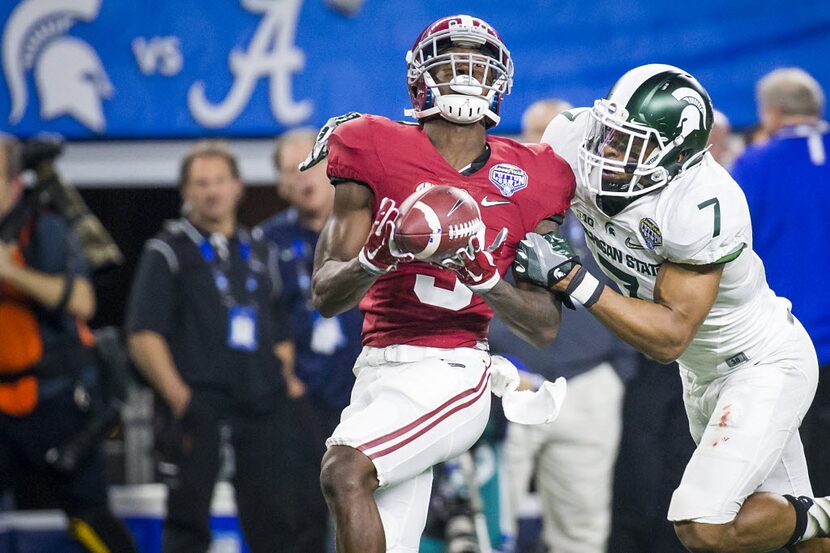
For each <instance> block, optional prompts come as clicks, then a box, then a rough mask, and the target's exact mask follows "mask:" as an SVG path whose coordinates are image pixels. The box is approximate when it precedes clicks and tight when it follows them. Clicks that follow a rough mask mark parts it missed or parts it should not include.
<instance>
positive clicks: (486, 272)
mask: <svg viewBox="0 0 830 553" xmlns="http://www.w3.org/2000/svg"><path fill="white" fill-rule="evenodd" d="M506 239H507V229H506V228H503V229H501V231H500V232H499V233H498V235H496V238H495V240H493V243H492V244H490V245H489V246H488V247H487V248H485V247H484V244H483V243H482V239H481V237H480V236H479V235H478V234H474V235H473V236H471V237H470V241H469V243H468V244H467V247H466V248H461V249H459V250H458V251H457V252H456V254H455V255H454V256H453V257H450V258H447V259H445V260H443V261H442V262H441V266H442V267H444V268H445V269H450V270H452V271H455V274H456V275H457V276H458V280H460V281H461V283H462V284H464V285H465V286H466V287H467V288H469V289H470V290H472V291H473V292H475V293H477V294H485V293H487V292H489V291H490V290H492V289H493V287H494V286H495V285H496V284H498V282H499V280H501V275H500V274H499V270H498V267H496V261H495V257H496V256H497V255H498V252H499V250H500V249H501V248H502V246H504V241H505V240H506Z"/></svg>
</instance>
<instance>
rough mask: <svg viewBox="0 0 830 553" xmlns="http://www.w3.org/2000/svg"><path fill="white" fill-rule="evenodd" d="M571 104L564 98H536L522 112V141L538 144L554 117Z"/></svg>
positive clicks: (569, 107) (570, 106)
mask: <svg viewBox="0 0 830 553" xmlns="http://www.w3.org/2000/svg"><path fill="white" fill-rule="evenodd" d="M572 107H573V106H572V105H571V104H570V103H569V102H566V101H565V100H559V99H557V98H551V99H548V100H537V101H535V102H533V103H532V104H530V107H528V108H527V109H526V110H525V111H524V113H522V141H523V142H529V143H533V144H538V143H539V141H540V140H542V135H543V134H545V129H546V128H547V127H548V123H550V122H551V121H552V120H553V118H554V117H556V116H557V115H559V114H560V113H562V112H563V111H565V110H568V109H571V108H572Z"/></svg>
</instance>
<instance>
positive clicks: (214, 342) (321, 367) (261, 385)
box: [0, 68, 830, 553]
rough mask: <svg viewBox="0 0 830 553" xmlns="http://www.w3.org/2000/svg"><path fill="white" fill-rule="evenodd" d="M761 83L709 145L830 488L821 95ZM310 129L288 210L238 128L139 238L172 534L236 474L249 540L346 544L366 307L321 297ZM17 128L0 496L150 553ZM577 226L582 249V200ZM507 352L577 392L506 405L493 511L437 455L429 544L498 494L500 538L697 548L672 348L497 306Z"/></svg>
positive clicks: (459, 537) (51, 221)
mask: <svg viewBox="0 0 830 553" xmlns="http://www.w3.org/2000/svg"><path fill="white" fill-rule="evenodd" d="M756 90H757V109H758V116H759V121H760V124H759V126H758V127H757V128H756V129H741V132H735V130H733V129H731V127H730V123H729V119H728V114H724V113H721V112H717V113H716V114H715V118H714V128H713V130H712V133H711V136H710V149H709V153H710V154H711V155H712V156H713V157H714V158H715V159H716V160H717V161H718V162H719V163H720V164H721V165H723V166H724V167H725V168H727V169H728V170H729V171H730V173H731V174H732V176H733V178H734V179H735V180H736V181H737V182H738V184H739V185H740V186H741V187H742V189H743V191H744V194H745V196H746V199H747V202H748V205H749V207H750V212H751V215H752V220H753V241H754V244H753V247H754V249H755V251H756V252H757V253H758V255H759V256H760V257H761V258H762V259H763V261H764V264H765V266H766V270H767V279H768V281H769V283H770V286H771V288H772V289H773V290H774V291H775V292H776V293H777V294H779V295H781V296H784V297H786V298H788V299H789V300H790V301H791V302H792V304H793V313H795V314H796V315H797V316H798V318H799V319H800V320H801V321H802V322H803V324H804V326H805V327H806V328H807V330H808V331H809V333H810V335H811V337H812V339H813V342H814V343H815V346H816V349H817V351H818V355H819V364H820V366H821V379H820V381H819V388H818V392H817V394H816V399H815V401H814V403H813V406H812V408H811V410H810V412H809V414H808V415H807V418H806V419H805V420H804V422H803V425H802V437H803V440H804V442H805V444H804V445H805V450H806V453H807V460H808V465H809V466H810V468H811V470H814V471H815V472H812V473H811V475H810V476H811V479H812V484H813V487H814V491H815V492H816V495H818V496H824V495H828V494H830V476H828V475H827V474H826V473H825V472H823V471H822V470H821V469H822V468H823V467H827V466H829V463H830V459H828V455H830V453H828V448H827V447H826V436H827V434H828V432H830V384H828V376H827V372H828V370H830V317H828V315H827V314H828V313H830V295H828V294H826V293H824V292H823V281H824V278H825V276H826V275H828V274H830V250H828V246H827V240H826V239H825V238H824V233H825V232H824V231H825V226H826V225H825V220H826V218H827V217H826V216H827V214H828V213H830V211H828V207H827V206H828V205H830V163H828V159H827V152H828V151H830V128H829V127H828V123H827V122H826V121H825V120H824V119H823V115H824V105H825V101H824V100H825V99H824V92H823V91H822V89H821V87H820V86H819V84H818V83H817V82H816V81H815V80H814V79H813V78H812V77H811V76H810V75H808V74H807V73H805V72H804V71H802V70H800V69H796V68H788V69H778V70H776V71H773V72H771V73H769V74H768V75H766V76H765V77H764V78H763V79H761V80H760V81H759V82H758V83H757V88H756ZM715 102H716V103H717V98H715ZM569 107H570V104H569V103H568V102H567V101H565V100H561V99H550V100H541V101H538V102H536V103H534V104H533V105H531V106H530V107H529V108H528V109H527V110H526V112H525V114H524V117H523V118H522V127H523V134H522V136H521V140H522V141H525V142H538V141H539V140H540V138H541V136H542V133H543V132H544V129H545V128H546V126H547V124H548V123H549V122H550V121H551V120H552V119H553V118H554V117H555V116H556V115H557V114H558V113H560V112H562V111H564V110H566V109H568V108H569ZM315 137H316V131H314V130H310V129H299V130H293V131H290V132H287V133H285V134H284V135H282V136H280V137H279V138H278V139H277V140H276V142H275V144H274V148H273V166H274V170H275V175H276V177H275V181H276V183H275V193H276V194H277V195H278V196H279V197H280V198H281V200H282V201H283V202H285V203H286V204H287V205H288V208H287V209H285V210H283V211H281V212H279V213H276V214H274V215H273V216H272V217H271V218H269V219H267V220H266V221H264V222H262V223H261V224H260V225H259V226H257V227H255V228H251V229H249V228H246V227H244V226H243V225H241V224H240V222H239V218H238V207H239V205H240V202H241V200H242V198H243V195H244V184H243V183H242V181H241V179H240V171H239V167H238V166H237V161H236V158H235V157H234V154H233V153H232V152H231V150H230V149H229V148H228V146H227V145H226V144H224V143H222V142H217V141H206V142H200V143H198V144H196V145H195V146H194V147H193V149H192V150H191V151H190V152H189V153H188V154H187V156H186V157H185V158H184V159H182V161H181V166H180V173H179V175H178V187H179V191H180V194H181V200H182V208H181V217H180V218H178V219H175V220H171V221H168V222H166V223H165V224H164V225H163V227H162V228H160V229H159V230H158V234H157V235H156V236H154V237H153V238H151V239H150V240H148V241H147V242H146V244H145V246H144V250H143V252H142V254H141V258H140V261H139V264H138V269H137V270H136V272H135V275H134V276H133V279H132V285H131V293H130V298H129V302H128V305H127V315H126V320H125V321H124V343H125V344H126V345H125V348H126V349H127V350H128V352H129V355H130V358H131V359H132V362H133V363H134V366H135V367H136V368H137V372H136V373H135V376H136V377H137V378H138V380H140V381H141V382H142V384H141V385H146V386H150V387H152V389H153V390H154V391H155V397H156V402H155V421H156V422H155V426H156V431H157V433H156V437H155V440H154V442H155V444H154V450H155V453H154V460H155V461H156V467H157V469H156V474H155V478H154V480H155V481H157V482H162V483H164V484H165V485H166V487H167V490H168V495H167V506H166V519H165V526H164V537H163V542H164V551H168V552H172V553H178V552H194V553H195V552H205V551H207V550H208V548H209V547H210V544H211V539H212V534H211V528H210V509H211V499H212V497H213V490H214V485H215V484H216V483H217V482H218V481H222V480H224V481H229V482H230V483H232V485H233V486H234V489H235V500H236V507H237V513H238V517H239V521H240V526H241V528H242V531H243V534H244V536H245V540H246V542H247V545H248V547H250V549H251V551H254V552H259V551H283V552H288V553H293V552H298V553H299V552H302V553H320V552H324V551H329V550H331V548H332V543H333V538H332V537H331V531H330V522H329V518H328V514H327V510H326V504H325V502H324V499H323V495H322V493H321V491H320V485H319V467H320V460H321V459H322V457H323V454H324V451H325V446H324V442H325V439H326V438H327V437H328V436H330V435H331V434H332V431H333V430H334V428H335V426H336V425H337V423H338V421H339V416H340V412H341V410H342V409H343V408H344V407H345V406H346V405H347V404H348V402H349V397H350V392H351V387H352V384H353V383H354V376H353V375H352V372H351V368H352V365H353V364H354V360H355V359H356V358H357V356H358V354H359V353H360V349H361V340H360V332H361V326H362V316H361V314H360V312H359V311H358V310H357V309H353V310H351V311H348V312H346V313H342V314H340V315H337V316H335V317H331V318H324V317H322V316H321V315H320V314H319V313H317V312H316V311H315V309H314V306H313V304H312V302H311V275H312V267H313V261H314V251H315V246H316V244H317V240H318V237H319V236H320V233H321V231H322V230H323V227H324V225H325V224H326V221H327V219H328V217H329V215H330V213H331V210H332V206H333V199H334V187H332V186H331V185H330V183H329V180H328V177H327V176H326V169H325V163H321V164H320V165H318V166H316V167H314V168H313V169H311V170H309V171H305V172H302V173H301V172H299V170H298V169H297V166H298V165H299V163H300V162H301V161H302V160H303V159H304V158H305V157H306V155H307V153H308V152H309V151H310V150H311V148H312V146H313V145H314V141H315ZM0 146H2V147H0V493H2V492H6V493H5V496H2V500H0V508H5V509H9V510H11V509H16V510H24V509H43V508H58V509H61V510H63V511H64V512H65V513H66V515H67V518H68V520H69V521H70V530H71V533H72V535H73V536H74V538H75V539H76V540H77V541H78V542H79V543H80V544H81V545H82V546H83V547H84V548H85V549H86V550H88V551H96V552H98V551H118V552H121V551H136V550H138V549H137V548H136V545H135V544H134V543H133V541H132V539H131V537H130V534H129V532H128V530H127V529H126V527H125V526H124V525H123V524H122V522H121V521H119V520H118V519H117V517H116V516H115V515H114V514H113V512H112V511H111V510H110V508H109V507H108V504H107V482H106V480H105V474H106V470H105V469H104V464H105V457H104V455H103V451H102V449H101V439H102V438H103V436H104V435H106V433H107V432H108V431H109V430H111V426H110V425H108V424H104V423H102V422H101V421H102V420H104V418H105V417H104V415H105V414H106V413H109V411H108V407H111V406H112V405H115V406H116V407H119V406H120V405H121V404H120V403H119V402H123V399H124V398H123V396H121V395H119V394H117V393H116V394H113V393H112V392H111V388H112V386H108V385H107V381H108V379H111V377H110V376H108V375H109V374H110V373H111V372H112V371H114V370H115V369H112V368H111V367H112V363H111V362H109V361H108V360H107V358H106V356H105V355H102V354H101V351H100V350H101V349H102V348H101V347H100V345H101V343H102V342H104V341H105V340H103V339H100V338H99V339H98V340H97V341H96V336H95V335H94V334H93V333H92V332H91V331H90V330H89V328H88V327H87V326H86V322H87V321H89V320H90V319H91V318H92V317H93V315H94V312H95V293H94V289H93V287H92V285H91V282H90V267H89V258H88V256H87V255H85V252H84V249H83V246H82V244H81V243H80V242H79V240H78V238H77V236H76V233H75V232H74V231H75V230H76V227H77V225H76V221H75V220H74V219H73V218H72V217H71V216H69V215H67V214H66V213H62V212H60V211H58V210H55V209H53V208H52V207H51V206H49V205H45V204H44V203H43V202H40V201H39V199H38V198H36V197H35V196H36V195H35V194H33V193H29V194H26V193H24V187H23V185H22V179H21V174H22V172H23V164H24V160H23V157H22V153H21V151H20V145H19V143H18V142H17V141H16V140H15V139H14V138H13V137H10V136H4V137H2V138H0ZM34 168H35V169H38V166H37V165H35V166H34ZM41 169H42V167H41V168H40V169H38V170H39V171H41ZM41 177H42V174H41V173H40V172H39V173H38V178H41ZM173 177H174V175H171V178H173ZM561 232H563V233H564V234H566V235H567V237H568V239H569V240H570V241H571V243H572V244H574V245H575V247H576V249H577V250H580V249H581V250H584V249H585V247H586V246H585V238H584V235H583V233H582V229H581V226H580V225H579V224H578V223H577V221H576V220H575V219H574V218H573V217H572V216H571V215H568V217H567V218H566V221H565V223H564V225H563V228H562V230H561ZM581 258H582V259H583V261H584V262H586V263H590V262H591V256H590V255H587V254H583V255H582V256H581ZM593 273H594V274H601V271H600V270H599V269H597V270H595V271H593ZM226 309H227V310H229V311H228V312H229V316H228V317H227V319H228V320H226V317H225V315H224V312H225V310H226ZM490 348H491V351H492V352H494V353H498V354H501V355H504V356H506V357H508V358H509V359H510V360H511V361H513V363H514V364H515V365H516V366H518V367H519V368H520V370H521V375H522V384H521V386H522V387H523V389H537V388H538V387H539V385H540V384H541V382H543V381H545V380H548V381H554V380H555V379H556V378H558V377H560V376H565V377H566V378H567V379H568V382H569V384H568V390H569V391H568V400H567V402H566V404H565V406H564V408H563V410H562V412H561V413H560V416H559V418H558V420H557V421H555V422H553V423H550V424H547V425H539V426H523V425H518V424H513V423H507V422H506V421H504V420H500V419H499V417H500V410H499V409H494V410H493V417H492V420H491V423H490V425H491V429H490V431H488V432H487V433H485V437H484V438H482V440H485V441H488V442H489V443H490V444H491V446H492V447H491V449H492V450H493V451H496V452H497V454H496V455H495V458H496V459H497V461H495V462H496V464H497V467H496V469H494V472H495V473H497V474H498V479H499V480H500V482H499V485H498V490H499V491H498V492H497V493H495V494H493V495H492V496H487V495H485V497H484V499H483V502H484V505H483V506H481V505H477V501H476V500H477V499H478V500H480V499H481V497H480V495H481V494H480V493H479V490H475V492H474V493H471V490H470V489H469V486H466V487H465V486H464V485H455V484H454V482H455V481H454V480H453V479H457V477H458V472H459V468H458V467H457V466H452V465H450V466H447V467H444V469H442V471H443V475H444V477H443V478H441V477H439V478H437V479H436V484H435V486H434V490H435V497H434V498H433V505H434V509H433V511H434V512H433V513H432V515H431V520H430V524H429V525H428V534H429V535H430V538H432V541H433V542H435V543H436V544H442V543H443V545H434V547H436V548H437V549H435V550H436V551H438V550H441V549H440V548H442V547H445V548H446V550H447V551H451V552H455V553H460V552H464V551H479V550H481V549H480V547H481V544H480V543H477V542H478V541H480V539H477V537H476V535H475V531H474V530H472V529H470V528H472V527H470V528H468V529H467V530H465V531H459V530H458V528H457V527H456V526H454V525H453V524H452V523H451V522H452V520H453V519H454V518H455V517H458V516H461V517H465V516H471V515H472V514H473V513H474V512H479V511H481V512H483V513H484V514H485V515H487V516H486V520H487V524H488V525H489V530H490V536H491V537H488V541H493V542H494V543H493V545H494V547H496V548H497V549H498V550H501V551H505V552H506V551H515V552H542V551H548V552H551V553H600V552H605V551H607V552H609V553H628V552H631V553H635V552H636V553H650V552H653V553H671V552H674V551H677V552H681V551H683V550H684V549H683V547H682V546H681V545H680V543H679V541H678V540H677V538H676V536H675V535H674V531H673V529H672V527H671V524H670V523H669V522H668V521H667V520H666V518H665V515H666V511H667V508H668V502H669V499H670V497H671V493H672V490H673V489H674V488H675V487H676V486H677V483H678V482H679V480H680V478H681V476H682V471H683V467H684V466H685V464H686V461H687V460H688V458H689V456H690V455H691V453H692V451H693V449H694V444H693V442H692V440H691V439H690V437H689V433H688V423H687V422H686V419H685V416H684V412H683V403H682V397H681V394H682V392H681V387H680V381H679V380H678V379H677V377H676V372H677V369H676V366H675V367H672V366H664V365H659V364H657V363H655V362H654V361H651V360H649V359H647V358H646V357H644V356H643V355H641V354H639V353H637V352H635V351H634V350H632V349H630V348H629V347H627V346H625V345H624V344H623V343H622V342H620V341H619V340H618V339H617V338H615V337H614V336H613V335H612V334H611V333H610V332H609V331H607V330H606V329H605V328H604V327H602V326H601V325H600V324H599V323H598V322H597V320H596V319H595V318H593V317H591V316H589V315H588V313H587V311H586V310H584V309H582V308H578V309H577V310H576V311H573V312H569V313H568V314H567V315H566V316H565V319H564V322H563V326H562V331H561V332H560V335H559V337H558V338H557V339H556V340H555V341H554V343H553V344H552V345H550V346H548V347H546V348H543V349H535V348H532V347H530V346H528V345H526V344H524V343H522V342H521V341H520V340H519V339H518V338H516V337H515V336H514V335H512V334H511V333H510V331H509V330H508V329H507V328H506V326H505V325H504V324H502V323H501V322H500V321H498V320H494V321H493V324H492V325H491V329H490ZM116 364H117V363H116ZM107 421H108V419H107ZM96 425H97V426H96ZM99 427H100V428H99ZM69 446H72V447H74V449H72V447H69ZM67 455H68V456H69V457H68V458H67ZM474 457H475V458H476V459H478V460H479V462H480V458H479V457H476V456H474ZM460 470H461V472H463V471H464V470H467V471H469V470H470V469H469V467H465V466H462V467H461V469H460ZM479 472H480V473H481V471H479ZM469 481H470V480H469V479H468V480H467V482H468V483H469ZM35 490H38V493H35ZM479 538H480V536H479ZM427 547H430V546H429V545H424V548H425V549H424V550H426V548H427Z"/></svg>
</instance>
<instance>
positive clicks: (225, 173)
mask: <svg viewBox="0 0 830 553" xmlns="http://www.w3.org/2000/svg"><path fill="white" fill-rule="evenodd" d="M179 187H180V191H181V195H182V199H183V200H184V205H185V208H184V211H185V213H186V216H185V217H183V218H181V219H179V220H175V221H169V222H168V223H166V224H165V226H164V229H163V230H162V231H161V232H160V233H159V234H158V235H156V237H155V238H153V239H151V240H148V241H147V243H146V245H145V248H144V252H143V253H142V256H141V259H140V262H139V266H138V269H137V272H136V276H135V280H134V282H133V287H132V291H131V294H130V299H129V305H128V314H127V331H128V333H129V346H130V352H131V354H132V357H133V360H134V361H135V363H136V365H138V367H139V369H140V370H141V372H142V373H143V374H144V376H145V377H146V378H147V380H148V381H149V382H150V383H151V384H152V385H153V387H155V389H156V391H157V392H158V393H159V395H160V396H161V397H162V398H163V399H164V401H165V403H166V405H167V407H168V409H167V411H168V415H169V416H168V417H167V419H168V420H167V422H168V424H167V425H166V426H167V428H165V431H164V434H163V441H162V444H161V445H162V455H163V461H164V462H163V463H160V464H159V470H160V472H161V473H162V476H163V478H164V480H165V481H166V483H167V484H168V498H167V519H166V520H165V528H164V538H163V541H164V551H165V552H166V553H204V552H205V551H207V550H208V547H209V546H210V542H211V531H210V505H211V499H212V496H213V488H214V484H215V482H216V480H217V476H218V474H219V471H220V468H221V456H220V449H221V448H222V437H223V435H227V434H228V431H229V434H230V437H229V442H230V444H231V445H232V446H233V451H234V454H235V457H234V460H235V467H236V470H235V474H234V475H233V485H234V488H235V491H236V506H237V512H238V514H239V520H240V524H241V527H242V530H243V533H244V535H245V538H246V541H247V543H248V545H249V546H250V549H251V551H252V552H254V553H273V552H274V551H281V552H283V551H284V552H293V551H294V550H293V549H292V546H291V543H292V542H291V540H292V538H293V534H294V529H293V528H292V527H291V525H290V517H289V513H290V507H291V506H290V505H289V504H288V503H287V502H286V500H285V497H286V496H287V491H288V489H289V488H288V484H289V478H288V477H287V475H289V474H290V473H291V470H292V469H293V467H292V466H291V459H290V458H289V457H288V455H287V451H286V447H285V444H284V439H285V436H286V435H288V433H289V431H290V428H289V427H290V424H291V423H290V418H289V414H290V409H289V404H288V401H287V399H286V395H285V385H284V383H283V378H282V375H281V373H280V363H279V361H278V360H277V358H276V357H275V355H274V351H273V348H274V346H275V344H276V343H278V342H279V341H282V340H284V339H285V336H284V335H283V334H282V333H283V332H285V329H286V323H285V320H284V316H283V315H282V314H281V312H280V310H279V302H278V301H277V295H278V293H279V288H280V285H279V282H280V279H279V274H278V271H277V268H276V261H275V260H274V259H273V258H272V256H271V255H270V250H269V248H268V245H267V243H266V242H265V240H264V238H263V237H262V235H261V233H257V232H254V233H249V232H248V231H247V230H246V229H245V228H243V227H241V226H239V225H238V224H237V219H236V210H237V207H238V205H239V201H240V198H241V197H242V192H243V187H242V183H241V182H240V179H239V171H238V169H237V162H236V158H235V157H234V156H233V155H232V154H231V153H230V152H229V151H228V150H227V148H226V147H225V146H224V145H223V144H222V143H217V142H203V143H199V144H197V145H196V146H195V147H194V148H193V149H192V150H191V151H190V153H188V155H187V156H186V157H185V158H184V159H183V160H182V163H181V168H180V175H179Z"/></svg>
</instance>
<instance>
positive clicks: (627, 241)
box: [625, 236, 645, 250]
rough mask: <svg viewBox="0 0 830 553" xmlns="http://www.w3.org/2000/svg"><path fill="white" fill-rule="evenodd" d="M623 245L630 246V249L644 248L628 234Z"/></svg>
mask: <svg viewBox="0 0 830 553" xmlns="http://www.w3.org/2000/svg"><path fill="white" fill-rule="evenodd" d="M625 245H626V246H627V247H629V248H631V249H632V250H644V249H645V247H643V246H641V245H640V244H638V243H637V242H635V241H634V240H632V239H631V237H630V236H628V237H626V239H625Z"/></svg>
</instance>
